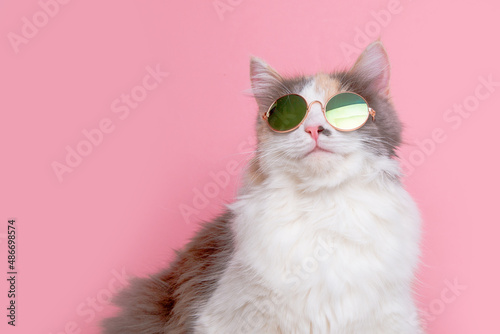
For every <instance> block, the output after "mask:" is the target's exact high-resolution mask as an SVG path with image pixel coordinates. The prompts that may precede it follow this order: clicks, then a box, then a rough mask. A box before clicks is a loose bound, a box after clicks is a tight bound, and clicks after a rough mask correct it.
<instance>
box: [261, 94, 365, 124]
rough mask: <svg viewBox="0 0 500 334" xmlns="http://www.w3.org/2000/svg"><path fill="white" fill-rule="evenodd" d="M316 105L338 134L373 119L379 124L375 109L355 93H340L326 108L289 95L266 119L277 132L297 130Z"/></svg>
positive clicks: (296, 95) (297, 96)
mask: <svg viewBox="0 0 500 334" xmlns="http://www.w3.org/2000/svg"><path fill="white" fill-rule="evenodd" d="M314 103H319V104H320V105H321V110H322V111H323V114H324V115H325V118H326V120H327V121H328V123H329V124H330V125H331V126H332V127H333V128H335V129H336V130H338V131H353V130H356V129H359V128H360V127H362V126H363V125H365V123H366V121H367V120H368V118H369V117H370V116H371V117H372V120H373V121H375V110H373V109H372V108H370V107H369V106H368V103H367V102H366V100H365V99H364V98H362V97H361V96H360V95H358V94H356V93H352V92H344V93H339V94H336V95H334V96H332V97H330V98H329V99H328V102H327V103H326V106H325V107H323V104H322V103H321V102H320V101H312V102H311V103H309V105H308V104H307V101H306V99H305V98H303V97H302V96H300V95H298V94H287V95H284V96H282V97H280V98H278V99H277V100H276V101H274V103H273V104H272V105H271V106H270V107H269V109H268V110H267V112H266V113H265V114H264V115H262V118H263V119H264V120H265V121H267V124H269V127H270V128H271V129H272V130H274V131H276V132H282V133H284V132H290V131H293V130H295V129H297V128H298V127H299V126H300V125H301V124H302V122H304V120H305V119H306V117H307V114H308V113H309V110H311V106H312V105H313V104H314Z"/></svg>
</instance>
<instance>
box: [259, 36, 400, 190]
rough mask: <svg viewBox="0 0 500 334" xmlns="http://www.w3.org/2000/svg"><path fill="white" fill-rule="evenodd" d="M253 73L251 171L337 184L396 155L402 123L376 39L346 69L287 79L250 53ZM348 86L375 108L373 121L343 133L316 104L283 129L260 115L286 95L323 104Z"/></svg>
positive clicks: (384, 58)
mask: <svg viewBox="0 0 500 334" xmlns="http://www.w3.org/2000/svg"><path fill="white" fill-rule="evenodd" d="M251 77H252V89H253V93H254V95H255V97H256V99H257V102H258V105H259V115H258V118H257V119H258V120H257V137H258V153H257V156H256V159H255V161H254V164H255V165H257V166H254V167H253V169H254V172H255V173H261V174H262V175H264V177H265V176H266V175H272V174H273V173H275V172H277V173H284V174H288V175H290V176H292V177H294V178H297V179H298V180H299V183H300V181H306V182H305V183H311V182H313V181H314V182H315V183H316V184H322V183H324V184H325V185H336V184H339V183H341V182H342V181H343V180H345V179H347V178H349V177H352V176H355V175H356V173H359V172H360V171H361V169H362V166H363V164H365V163H368V162H369V161H371V160H373V159H376V158H377V157H380V158H381V159H387V158H390V157H391V156H393V155H395V150H396V148H397V146H398V145H399V143H400V140H401V139H400V138H401V124H400V122H399V120H398V118H397V115H396V113H395V111H394V109H393V106H392V104H391V102H390V98H389V89H388V84H389V62H388V58H387V54H386V52H385V50H384V48H383V46H382V44H381V43H380V42H375V43H372V44H371V45H369V46H368V47H367V48H366V50H365V51H364V52H363V54H361V56H360V57H359V58H358V60H357V61H356V63H355V65H354V66H353V67H352V68H351V70H349V71H347V72H336V73H331V74H325V73H320V74H317V75H314V76H306V77H297V78H287V79H285V78H283V77H281V76H280V75H279V74H278V73H277V72H276V71H275V70H273V69H272V68H271V67H270V66H269V65H267V64H266V63H264V62H263V61H261V60H259V59H255V58H254V59H252V61H251ZM346 91H350V92H354V93H357V94H359V95H361V96H362V97H363V98H365V100H366V101H367V102H368V104H369V106H370V107H372V108H373V109H374V110H375V111H376V119H375V121H373V120H372V119H371V117H370V118H369V119H368V121H367V122H366V123H365V124H364V125H363V126H362V127H361V128H360V129H357V130H354V131H350V132H341V131H338V130H336V129H335V128H333V127H332V126H331V125H330V124H329V123H328V122H327V120H326V118H325V116H324V113H323V111H322V107H321V105H320V103H313V104H312V105H311V107H310V110H309V113H308V115H307V117H306V119H305V120H304V121H303V123H302V124H301V125H300V126H299V127H298V128H297V129H295V130H293V131H291V132H287V133H278V132H275V131H273V130H272V129H271V128H270V127H269V126H268V124H267V122H266V121H265V120H263V119H262V117H261V116H262V115H263V114H264V113H265V112H266V111H267V110H268V108H269V106H270V105H271V104H272V103H273V102H274V101H275V100H276V99H277V98H279V97H281V96H283V95H285V94H290V93H295V94H299V95H301V96H302V97H304V98H305V99H306V101H307V103H308V104H310V103H311V102H313V101H319V102H321V104H322V105H323V106H324V105H326V102H327V101H328V98H329V97H331V96H333V95H334V94H337V93H340V92H346ZM262 175H261V176H260V179H262V177H263V176H262ZM307 181H311V182H307ZM318 181H319V183H318Z"/></svg>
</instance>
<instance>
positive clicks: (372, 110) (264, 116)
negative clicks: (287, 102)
mask: <svg viewBox="0 0 500 334" xmlns="http://www.w3.org/2000/svg"><path fill="white" fill-rule="evenodd" d="M344 93H349V94H354V95H357V96H359V97H360V98H362V99H363V101H365V103H366V107H367V108H368V115H367V116H366V119H365V121H364V122H363V124H361V125H360V126H358V127H357V128H354V129H349V130H344V129H339V128H337V127H336V126H334V125H333V124H332V123H330V122H328V118H326V111H325V106H323V103H321V101H318V100H314V101H312V102H311V103H309V104H307V101H306V99H305V98H304V97H303V96H301V95H299V94H285V95H283V96H280V97H279V98H277V99H276V100H274V102H273V103H272V104H271V106H269V108H268V109H267V111H266V112H265V113H264V114H263V115H262V119H263V120H265V121H266V123H267V125H268V126H269V128H271V130H273V131H274V132H278V133H287V132H291V131H293V130H296V129H297V128H298V127H299V126H301V125H302V123H304V121H305V119H306V118H307V115H309V111H310V110H311V106H312V105H313V104H314V103H316V102H317V103H319V104H320V105H321V111H323V116H325V119H326V121H327V122H328V124H330V125H331V126H332V127H333V128H334V129H335V130H337V131H341V132H350V131H354V130H357V129H359V128H361V127H362V126H363V125H365V124H366V122H367V121H368V119H369V118H370V116H371V117H372V120H373V121H374V122H375V114H376V111H375V110H374V109H372V108H371V107H370V106H369V105H368V102H366V100H365V98H364V97H362V96H361V95H359V94H358V93H354V92H340V93H337V94H334V95H332V96H330V97H329V98H328V99H327V100H326V101H327V102H326V104H328V102H330V100H331V99H333V98H334V97H335V96H337V95H339V94H344ZM290 95H295V96H298V97H300V98H301V99H302V100H304V102H305V104H306V105H307V110H306V114H305V115H304V118H303V119H302V121H300V123H299V124H297V125H296V126H295V127H293V128H292V129H290V130H284V131H278V130H275V129H273V128H272V127H271V125H270V124H269V113H270V112H271V108H272V106H273V105H274V104H275V103H276V101H278V100H279V99H281V98H283V97H285V96H290Z"/></svg>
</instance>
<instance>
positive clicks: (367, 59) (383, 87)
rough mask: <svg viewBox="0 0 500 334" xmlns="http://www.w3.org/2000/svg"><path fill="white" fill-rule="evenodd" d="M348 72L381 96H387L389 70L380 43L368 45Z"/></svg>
mask: <svg viewBox="0 0 500 334" xmlns="http://www.w3.org/2000/svg"><path fill="white" fill-rule="evenodd" d="M350 72H351V73H352V74H354V75H356V76H357V77H358V78H360V79H361V80H362V81H364V82H366V83H367V84H368V86H369V88H370V89H373V90H374V91H376V92H377V93H379V94H381V95H389V79H390V75H391V68H390V64H389V57H388V55H387V52H386V51H385V48H384V46H383V45H382V42H380V41H375V42H373V43H371V44H370V45H368V46H367V47H366V49H365V50H364V51H363V53H362V54H361V55H360V56H359V57H358V59H357V60H356V63H354V65H353V67H352V68H351V70H350Z"/></svg>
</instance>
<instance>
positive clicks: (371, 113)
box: [368, 107, 377, 122]
mask: <svg viewBox="0 0 500 334" xmlns="http://www.w3.org/2000/svg"><path fill="white" fill-rule="evenodd" d="M368 112H369V113H370V115H371V116H372V120H373V121H374V122H375V114H376V113H377V112H376V111H375V110H373V109H372V108H370V107H368Z"/></svg>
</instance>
